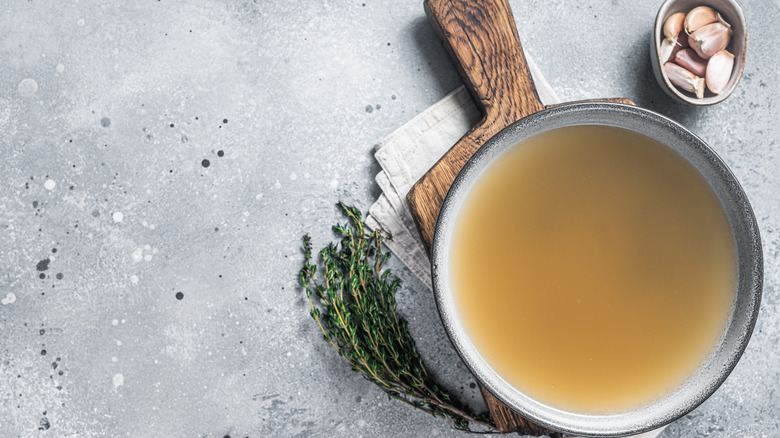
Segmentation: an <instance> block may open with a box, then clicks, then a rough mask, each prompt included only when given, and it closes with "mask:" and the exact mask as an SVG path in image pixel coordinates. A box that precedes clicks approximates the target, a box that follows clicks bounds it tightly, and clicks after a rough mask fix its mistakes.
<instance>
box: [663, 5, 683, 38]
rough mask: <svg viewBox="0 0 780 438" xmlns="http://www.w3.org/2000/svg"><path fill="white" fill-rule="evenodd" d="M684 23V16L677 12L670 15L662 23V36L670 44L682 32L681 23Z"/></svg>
mask: <svg viewBox="0 0 780 438" xmlns="http://www.w3.org/2000/svg"><path fill="white" fill-rule="evenodd" d="M684 21H685V14H683V13H682V12H678V13H676V14H672V15H671V16H670V17H669V18H667V19H666V22H665V23H664V36H666V40H667V41H669V42H670V43H671V42H672V41H673V40H674V39H675V38H676V37H677V35H679V34H680V32H682V30H683V22H684Z"/></svg>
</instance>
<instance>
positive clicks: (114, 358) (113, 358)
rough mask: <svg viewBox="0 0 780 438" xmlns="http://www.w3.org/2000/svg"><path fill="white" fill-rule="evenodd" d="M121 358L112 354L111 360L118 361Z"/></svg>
mask: <svg viewBox="0 0 780 438" xmlns="http://www.w3.org/2000/svg"><path fill="white" fill-rule="evenodd" d="M118 361H119V359H117V358H116V356H111V362H118Z"/></svg>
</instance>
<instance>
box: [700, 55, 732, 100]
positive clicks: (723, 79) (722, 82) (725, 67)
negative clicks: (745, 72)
mask: <svg viewBox="0 0 780 438" xmlns="http://www.w3.org/2000/svg"><path fill="white" fill-rule="evenodd" d="M733 68H734V55H732V54H731V53H729V52H727V51H725V50H721V51H720V52H718V53H716V54H714V55H712V57H711V58H710V60H709V62H708V63H707V72H706V74H705V80H706V83H707V88H709V89H710V91H712V92H713V93H714V94H720V93H722V92H723V91H724V90H725V89H726V85H728V83H729V79H731V70H732V69H733Z"/></svg>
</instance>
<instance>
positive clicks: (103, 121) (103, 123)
mask: <svg viewBox="0 0 780 438" xmlns="http://www.w3.org/2000/svg"><path fill="white" fill-rule="evenodd" d="M100 126H102V127H104V128H108V127H109V126H111V119H109V118H108V117H103V118H102V119H100Z"/></svg>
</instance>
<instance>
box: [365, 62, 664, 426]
mask: <svg viewBox="0 0 780 438" xmlns="http://www.w3.org/2000/svg"><path fill="white" fill-rule="evenodd" d="M526 60H527V61H528V66H529V68H530V70H531V76H532V77H533V79H534V84H535V85H536V90H537V93H538V94H539V98H540V99H541V101H542V103H544V104H545V105H550V104H555V103H560V99H558V96H556V95H555V92H554V91H553V90H552V88H550V84H548V83H547V81H546V80H545V79H544V76H542V73H541V72H540V71H539V67H537V66H536V64H535V63H534V62H533V60H532V59H531V58H530V57H528V56H526ZM480 117H481V114H480V111H479V109H478V108H477V106H476V104H475V103H474V101H473V100H472V99H471V96H470V95H469V93H468V91H467V90H466V89H465V88H464V87H463V86H461V87H460V88H458V89H456V90H455V91H453V92H452V93H450V94H448V95H447V96H445V97H444V98H443V99H441V100H440V101H438V102H436V103H435V104H433V106H431V107H430V108H428V109H426V110H425V111H423V112H422V113H420V114H418V115H417V116H416V117H415V118H413V119H412V120H410V121H409V122H407V123H406V124H405V125H403V126H402V127H400V128H398V129H397V130H396V131H395V132H393V133H392V134H390V135H389V136H387V137H386V138H384V139H383V140H381V141H380V142H379V143H377V144H376V146H375V147H374V149H375V153H374V157H375V158H376V160H377V161H378V162H379V165H380V166H381V167H382V171H381V172H379V174H378V175H377V176H376V182H377V184H379V187H380V188H381V189H382V194H381V195H380V196H379V199H377V200H376V202H374V204H373V205H372V206H371V208H370V209H369V210H368V217H367V218H366V224H367V225H368V226H369V227H371V228H373V229H378V228H382V229H384V230H385V231H388V232H390V234H392V236H393V239H392V240H387V241H385V244H386V245H387V247H388V248H389V249H390V251H392V252H393V254H395V255H396V257H398V258H399V259H400V260H401V261H402V262H403V263H404V264H405V265H406V266H408V267H409V269H411V270H412V272H414V274H415V275H416V276H417V277H418V278H419V279H420V280H422V281H423V283H425V284H426V285H427V286H428V288H429V289H433V288H432V285H431V263H430V260H429V258H428V252H427V251H426V249H425V246H424V244H423V242H422V239H421V238H420V234H419V232H418V231H417V225H416V224H415V223H414V219H413V218H412V214H411V213H410V211H409V207H408V206H407V204H406V195H407V193H409V189H411V188H412V185H414V183H415V182H417V180H418V179H420V177H422V176H423V174H425V172H427V171H428V169H430V168H431V166H433V165H434V164H435V163H436V161H438V160H439V158H441V157H442V155H444V153H445V152H447V150H449V149H450V148H451V147H452V145H454V144H455V142H457V141H458V140H460V138H461V137H463V135H464V134H465V133H466V131H468V130H469V129H470V128H471V127H472V126H474V125H476V124H477V122H478V121H479V119H480ZM662 430H663V428H661V429H657V430H654V431H651V432H647V433H644V434H641V435H636V437H641V438H654V437H656V436H658V434H659V433H661V431H662Z"/></svg>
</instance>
